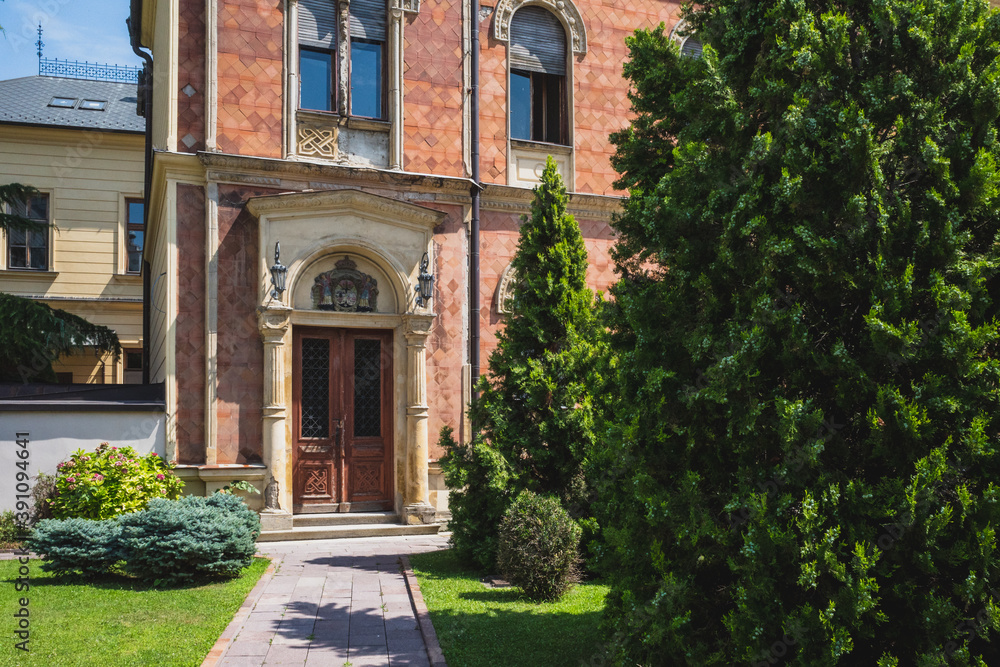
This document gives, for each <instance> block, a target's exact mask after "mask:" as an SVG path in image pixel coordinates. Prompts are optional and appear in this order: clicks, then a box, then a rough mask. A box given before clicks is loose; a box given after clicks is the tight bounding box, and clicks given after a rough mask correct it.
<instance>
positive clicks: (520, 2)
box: [493, 0, 587, 55]
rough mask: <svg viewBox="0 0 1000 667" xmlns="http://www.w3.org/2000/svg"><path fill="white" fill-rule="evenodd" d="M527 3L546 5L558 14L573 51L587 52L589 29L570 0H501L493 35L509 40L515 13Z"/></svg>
mask: <svg viewBox="0 0 1000 667" xmlns="http://www.w3.org/2000/svg"><path fill="white" fill-rule="evenodd" d="M526 5H534V6H537V7H544V8H545V9H547V10H549V11H550V12H552V13H553V14H555V15H556V16H558V17H559V18H560V20H562V22H563V25H564V26H565V27H566V31H567V34H568V36H569V43H570V48H571V49H572V50H573V53H575V54H577V55H584V54H586V53H587V29H586V27H585V26H584V25H583V16H581V14H580V10H578V9H577V8H576V5H574V4H573V3H572V2H571V1H570V0H500V2H498V3H497V6H496V14H495V17H494V20H493V37H494V38H496V39H497V40H498V41H501V42H509V41H510V22H511V21H512V20H513V18H514V13H515V12H517V10H518V9H520V8H521V7H524V6H526Z"/></svg>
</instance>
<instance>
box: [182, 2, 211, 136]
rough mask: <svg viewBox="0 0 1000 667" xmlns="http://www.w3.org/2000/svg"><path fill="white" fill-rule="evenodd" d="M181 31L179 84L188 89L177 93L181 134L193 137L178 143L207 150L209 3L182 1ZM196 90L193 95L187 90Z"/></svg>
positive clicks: (183, 88)
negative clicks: (182, 93)
mask: <svg viewBox="0 0 1000 667" xmlns="http://www.w3.org/2000/svg"><path fill="white" fill-rule="evenodd" d="M179 18H180V21H179V26H178V27H179V30H180V34H181V35H183V36H184V37H183V39H181V40H180V43H179V44H178V50H177V61H178V79H177V85H178V86H180V87H181V89H182V90H183V91H184V92H185V94H184V95H178V96H177V136H179V137H188V136H190V137H191V139H192V140H191V141H190V142H187V141H185V142H182V143H181V144H180V145H178V146H177V150H179V151H181V152H190V153H196V152H198V151H202V150H205V95H204V93H203V92H202V91H203V90H204V89H205V3H204V2H203V1H201V0H180V14H179ZM192 89H193V90H194V92H193V93H192V94H190V95H188V94H187V91H189V90H192Z"/></svg>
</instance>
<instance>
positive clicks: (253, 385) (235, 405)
mask: <svg viewBox="0 0 1000 667" xmlns="http://www.w3.org/2000/svg"><path fill="white" fill-rule="evenodd" d="M261 194H274V192H273V191H271V190H265V189H250V188H246V187H240V186H229V185H220V186H219V334H218V339H217V340H218V343H217V344H218V348H217V355H218V356H217V360H218V362H217V363H218V382H219V396H218V404H217V415H218V434H219V435H218V444H217V456H218V462H219V463H259V462H260V461H261V460H262V456H263V451H262V438H263V434H262V433H261V408H262V400H263V395H264V388H263V380H262V378H263V374H264V347H263V343H262V342H261V338H260V333H259V331H258V329H257V313H256V307H257V303H256V297H257V258H258V257H259V252H258V248H257V245H258V237H257V219H256V218H255V217H253V216H252V215H251V214H250V212H249V211H247V210H246V208H245V206H244V204H245V202H246V200H247V199H249V198H250V197H253V196H256V195H261Z"/></svg>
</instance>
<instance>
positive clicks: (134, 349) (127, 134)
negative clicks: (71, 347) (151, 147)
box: [0, 76, 144, 383]
mask: <svg viewBox="0 0 1000 667" xmlns="http://www.w3.org/2000/svg"><path fill="white" fill-rule="evenodd" d="M143 128H144V125H143V119H142V118H140V117H139V116H137V115H136V85H135V83H115V82H110V81H96V80H86V79H71V78H62V77H52V76H31V77H23V78H19V79H10V80H6V81H0V183H23V184H25V185H31V186H34V187H35V188H37V189H38V190H39V191H40V194H39V196H38V197H35V198H33V199H32V201H31V202H29V205H28V207H27V210H26V211H24V212H23V213H26V214H27V215H28V217H31V218H35V219H39V220H45V221H47V222H49V223H51V225H50V227H49V231H48V233H47V234H46V233H42V234H38V233H31V232H21V233H11V234H9V235H7V236H0V245H2V257H0V291H3V292H7V293H9V294H15V295H18V296H24V297H29V298H32V299H35V300H37V301H41V302H44V303H46V304H48V305H50V306H52V307H53V308H60V309H62V310H65V311H68V312H70V313H73V314H75V315H79V316H80V317H83V318H85V319H86V320H88V321H90V322H92V323H94V324H101V325H104V326H107V327H110V328H111V329H114V330H115V332H117V334H118V337H119V339H120V341H121V344H122V348H123V351H124V354H122V356H121V358H120V359H118V360H117V362H116V361H115V360H114V359H112V358H110V357H107V358H103V359H102V358H98V357H97V356H96V355H91V354H75V355H72V356H69V357H64V358H62V359H60V360H57V361H56V362H55V363H54V364H53V367H54V369H55V371H56V373H57V377H58V378H59V380H60V382H67V383H68V382H76V383H121V382H141V381H142V349H141V348H142V277H141V276H140V269H141V266H142V261H141V258H142V243H143V236H144V229H143V201H142V196H143V191H142V190H143V146H144V143H143V141H144V139H143Z"/></svg>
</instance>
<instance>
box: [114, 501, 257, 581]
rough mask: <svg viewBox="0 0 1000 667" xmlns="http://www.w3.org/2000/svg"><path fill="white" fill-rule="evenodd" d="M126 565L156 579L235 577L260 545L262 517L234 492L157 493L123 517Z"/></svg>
mask: <svg viewBox="0 0 1000 667" xmlns="http://www.w3.org/2000/svg"><path fill="white" fill-rule="evenodd" d="M118 521H119V523H120V524H121V527H122V529H121V536H120V537H119V544H120V546H121V550H122V554H123V557H124V560H125V563H126V569H127V570H128V571H129V572H130V573H132V574H134V575H135V576H137V577H140V578H142V579H150V580H153V581H156V582H157V583H180V582H185V581H189V580H191V579H196V578H200V577H205V576H212V577H234V576H237V575H238V574H239V573H240V570H242V569H243V568H245V567H247V566H248V565H250V563H251V562H252V561H253V555H254V553H255V552H256V550H257V544H256V539H257V535H259V534H260V519H259V517H258V516H257V513H256V512H253V511H252V510H250V509H249V508H248V507H247V506H246V505H245V504H244V503H243V501H242V500H240V499H239V498H237V497H236V496H233V495H230V494H225V493H216V494H214V495H212V496H211V497H209V498H201V497H197V496H186V497H184V498H181V499H180V500H166V499H162V498H154V499H152V500H150V501H149V505H148V506H147V508H146V509H145V510H144V511H142V512H136V513H134V514H127V515H125V516H123V517H121V518H119V520H118Z"/></svg>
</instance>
